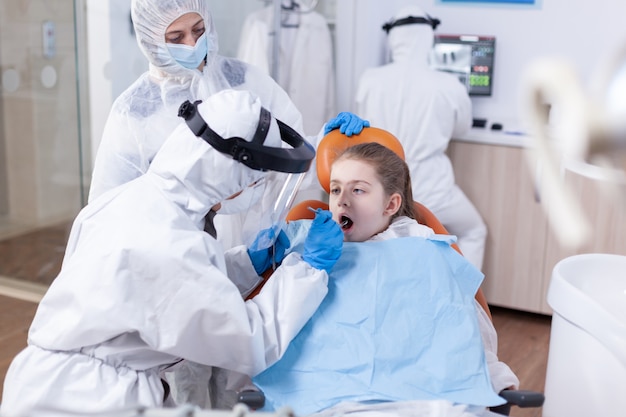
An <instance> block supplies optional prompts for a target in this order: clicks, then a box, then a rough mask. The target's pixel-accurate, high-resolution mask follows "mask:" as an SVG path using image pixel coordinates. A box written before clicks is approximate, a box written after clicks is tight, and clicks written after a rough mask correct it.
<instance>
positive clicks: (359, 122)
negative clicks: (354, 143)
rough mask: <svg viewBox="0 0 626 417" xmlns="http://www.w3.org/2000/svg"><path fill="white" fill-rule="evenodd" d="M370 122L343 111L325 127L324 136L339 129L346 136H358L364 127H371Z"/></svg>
mask: <svg viewBox="0 0 626 417" xmlns="http://www.w3.org/2000/svg"><path fill="white" fill-rule="evenodd" d="M369 126H370V122H369V121H367V120H363V119H361V118H360V117H359V116H357V115H356V114H354V113H350V112H347V111H342V112H341V113H339V114H338V115H337V117H335V118H334V119H330V120H329V121H328V122H327V123H326V126H324V135H327V134H329V133H330V132H331V131H332V130H335V129H337V128H339V131H340V132H341V133H343V134H344V135H346V136H352V135H358V134H359V133H361V130H363V128H364V127H369Z"/></svg>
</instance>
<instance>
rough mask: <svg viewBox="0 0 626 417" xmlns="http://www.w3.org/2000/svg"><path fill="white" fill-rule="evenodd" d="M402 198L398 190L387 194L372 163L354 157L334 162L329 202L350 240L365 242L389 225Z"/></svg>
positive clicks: (346, 239) (347, 239) (332, 211)
mask: <svg viewBox="0 0 626 417" xmlns="http://www.w3.org/2000/svg"><path fill="white" fill-rule="evenodd" d="M399 200H400V196H399V195H398V194H393V195H392V196H388V195H386V193H385V191H384V189H383V185H382V183H381V182H380V180H379V179H378V176H377V175H376V171H375V170H374V168H373V167H372V166H370V165H369V164H367V163H365V162H362V161H358V160H353V159H343V160H339V161H337V162H335V163H334V164H333V166H332V171H331V175H330V197H329V205H330V211H331V213H332V214H333V220H335V221H336V222H337V223H339V224H340V225H342V230H343V234H344V240H345V241H346V242H363V241H366V240H368V239H369V238H371V237H372V236H374V235H376V234H378V233H380V232H382V231H383V230H385V229H387V227H389V222H390V218H391V216H392V215H393V214H395V212H397V211H398V209H399V207H400V204H399V202H398V201H399Z"/></svg>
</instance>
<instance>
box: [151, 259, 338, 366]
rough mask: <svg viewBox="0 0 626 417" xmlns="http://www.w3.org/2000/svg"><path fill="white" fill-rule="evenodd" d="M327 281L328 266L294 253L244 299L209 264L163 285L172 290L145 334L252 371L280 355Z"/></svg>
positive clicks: (200, 357)
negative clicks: (257, 290) (197, 275)
mask: <svg viewBox="0 0 626 417" xmlns="http://www.w3.org/2000/svg"><path fill="white" fill-rule="evenodd" d="M250 268H252V266H250ZM327 283H328V274H327V273H326V272H324V271H321V270H316V269H314V268H312V267H311V266H310V265H308V264H307V263H306V262H304V261H302V260H301V258H300V256H299V255H297V254H290V255H288V256H287V257H286V258H285V259H284V260H283V263H282V265H281V266H280V267H279V268H278V269H277V270H276V271H275V272H274V274H273V276H272V279H270V280H268V282H267V283H266V285H265V286H264V287H263V290H262V291H261V292H260V293H259V294H258V295H257V296H256V297H254V298H253V299H251V300H248V301H244V300H243V298H242V296H241V294H240V293H239V291H238V289H237V288H236V287H235V286H234V285H233V284H232V282H231V280H230V279H229V278H228V277H227V276H226V275H224V274H223V273H222V272H220V271H219V269H218V268H216V267H211V266H208V267H207V270H206V272H205V274H204V277H202V278H199V279H197V280H194V281H191V280H187V281H185V282H176V283H175V282H172V283H171V285H168V288H162V289H161V291H162V292H165V291H167V292H168V296H167V297H166V298H165V299H164V301H162V304H164V305H162V306H159V312H158V313H157V314H155V315H154V316H153V317H154V321H153V323H151V324H152V326H151V329H148V330H147V331H146V332H145V334H143V335H142V337H143V338H144V340H146V342H147V343H149V345H151V346H152V347H153V348H154V349H156V350H158V351H161V352H166V353H168V354H171V355H174V356H176V357H180V358H185V359H187V360H190V361H193V362H196V363H199V364H204V365H209V366H217V367H220V368H225V369H229V370H232V371H235V372H239V373H242V374H245V375H249V376H254V375H256V374H257V373H259V372H261V371H263V370H265V369H266V368H267V367H269V366H271V365H272V364H274V363H275V362H276V361H277V360H278V359H280V358H281V357H282V355H283V354H284V353H285V351H286V349H287V347H288V345H289V343H290V342H291V340H292V339H293V338H294V337H295V336H296V335H297V334H298V332H299V331H300V330H301V328H302V327H303V326H304V324H305V323H306V322H307V321H308V320H309V318H310V317H311V316H312V315H313V313H314V312H315V310H316V309H317V308H318V307H319V305H320V303H321V302H322V300H323V298H324V296H325V295H326V293H327V292H328V288H327Z"/></svg>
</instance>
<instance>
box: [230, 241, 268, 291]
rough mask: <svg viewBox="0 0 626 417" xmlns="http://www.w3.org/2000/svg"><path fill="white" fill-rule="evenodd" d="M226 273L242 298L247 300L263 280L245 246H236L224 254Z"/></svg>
mask: <svg viewBox="0 0 626 417" xmlns="http://www.w3.org/2000/svg"><path fill="white" fill-rule="evenodd" d="M224 257H225V258H226V271H227V275H228V277H229V278H230V279H231V281H232V282H233V284H235V285H236V286H237V288H238V289H239V292H240V293H241V296H242V297H243V298H246V297H247V296H248V295H249V294H250V293H251V292H252V291H253V290H254V289H255V288H256V286H257V285H259V283H260V282H261V281H262V278H261V277H260V276H259V275H258V274H257V273H256V271H255V270H254V266H253V265H252V262H251V261H250V256H249V255H248V252H247V249H246V246H245V245H240V246H235V247H234V248H232V249H229V250H227V251H226V252H225V253H224Z"/></svg>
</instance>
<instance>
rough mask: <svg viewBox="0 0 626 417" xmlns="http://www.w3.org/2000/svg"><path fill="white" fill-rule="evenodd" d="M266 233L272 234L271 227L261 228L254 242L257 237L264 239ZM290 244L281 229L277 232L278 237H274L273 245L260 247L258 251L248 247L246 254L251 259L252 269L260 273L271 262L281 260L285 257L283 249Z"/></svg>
mask: <svg viewBox="0 0 626 417" xmlns="http://www.w3.org/2000/svg"><path fill="white" fill-rule="evenodd" d="M268 233H270V234H271V235H273V234H274V231H273V230H272V229H266V230H262V231H261V232H259V234H258V235H257V237H256V240H255V242H256V241H258V240H259V239H266V238H267V236H266V235H267V234H268ZM270 237H271V236H270ZM290 245H291V242H289V238H288V237H287V235H286V234H285V232H284V231H282V230H281V231H280V233H279V234H278V237H277V238H276V241H275V242H274V246H270V247H269V248H265V249H261V250H258V251H250V249H248V256H249V257H250V260H251V261H252V265H253V266H254V270H255V271H256V273H257V274H259V275H261V274H262V273H263V272H265V271H266V270H267V269H268V268H269V267H270V266H271V265H272V263H273V262H276V263H279V262H281V261H282V260H283V258H284V257H285V251H286V250H287V248H288V247H289V246H290ZM255 246H257V245H255V244H254V243H253V244H252V247H255Z"/></svg>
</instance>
